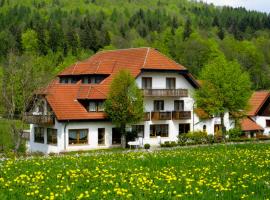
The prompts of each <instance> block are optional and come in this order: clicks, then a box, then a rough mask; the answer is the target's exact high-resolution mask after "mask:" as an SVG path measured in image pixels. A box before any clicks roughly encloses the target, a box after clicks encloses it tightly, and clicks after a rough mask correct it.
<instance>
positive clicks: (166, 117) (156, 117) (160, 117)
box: [151, 112, 172, 120]
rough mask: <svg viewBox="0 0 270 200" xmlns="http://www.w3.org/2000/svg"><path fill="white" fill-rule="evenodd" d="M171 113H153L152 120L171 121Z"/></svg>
mask: <svg viewBox="0 0 270 200" xmlns="http://www.w3.org/2000/svg"><path fill="white" fill-rule="evenodd" d="M171 119H172V113H171V112H151V120H171Z"/></svg>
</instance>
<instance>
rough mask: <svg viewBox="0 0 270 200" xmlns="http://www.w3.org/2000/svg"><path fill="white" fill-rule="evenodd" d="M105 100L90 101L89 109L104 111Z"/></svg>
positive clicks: (90, 110) (91, 110)
mask: <svg viewBox="0 0 270 200" xmlns="http://www.w3.org/2000/svg"><path fill="white" fill-rule="evenodd" d="M103 103H104V102H103V101H89V106H88V111H89V112H103V111H104V105H103Z"/></svg>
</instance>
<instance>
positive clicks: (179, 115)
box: [172, 111, 191, 120]
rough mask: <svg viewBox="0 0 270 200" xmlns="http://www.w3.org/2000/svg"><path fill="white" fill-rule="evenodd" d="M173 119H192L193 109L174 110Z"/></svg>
mask: <svg viewBox="0 0 270 200" xmlns="http://www.w3.org/2000/svg"><path fill="white" fill-rule="evenodd" d="M172 119H173V120H181V119H191V111H173V112H172Z"/></svg>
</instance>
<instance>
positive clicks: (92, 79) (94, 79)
mask: <svg viewBox="0 0 270 200" xmlns="http://www.w3.org/2000/svg"><path fill="white" fill-rule="evenodd" d="M105 78H106V75H95V76H86V77H83V79H82V83H83V84H99V83H100V82H101V81H103V80H104V79H105Z"/></svg>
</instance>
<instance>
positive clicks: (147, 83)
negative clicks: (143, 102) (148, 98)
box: [142, 77, 152, 89]
mask: <svg viewBox="0 0 270 200" xmlns="http://www.w3.org/2000/svg"><path fill="white" fill-rule="evenodd" d="M142 89H152V78H151V77H143V78H142Z"/></svg>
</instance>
